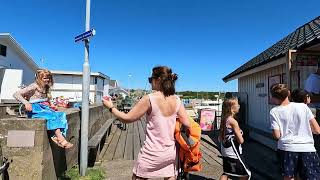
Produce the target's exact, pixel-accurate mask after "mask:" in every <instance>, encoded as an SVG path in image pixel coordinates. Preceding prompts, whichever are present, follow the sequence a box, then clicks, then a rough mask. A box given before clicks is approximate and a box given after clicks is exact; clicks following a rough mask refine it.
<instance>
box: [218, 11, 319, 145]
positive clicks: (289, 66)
mask: <svg viewBox="0 0 320 180" xmlns="http://www.w3.org/2000/svg"><path fill="white" fill-rule="evenodd" d="M319 62H320V17H317V18H315V19H313V20H312V21H310V22H308V23H306V24H304V25H302V26H300V27H299V28H297V29H296V30H295V31H294V32H292V33H290V34H289V35H288V36H286V37H284V38H283V39H281V40H280V41H278V42H277V43H275V44H274V45H272V46H271V47H270V48H268V49H266V50H265V51H263V52H261V53H260V54H259V55H257V56H256V57H254V58H252V59H251V60H249V61H248V62H247V63H245V64H244V65H242V66H241V67H239V68H238V69H236V70H234V71H233V72H231V73H230V74H228V75H227V76H226V77H224V78H223V80H224V81H225V82H228V81H231V80H235V79H238V91H239V93H240V94H244V95H245V96H243V97H246V99H243V101H245V102H246V106H245V107H246V109H247V112H246V114H247V116H246V117H247V118H246V119H245V122H246V125H247V127H249V131H250V132H249V135H250V137H251V138H253V139H255V140H257V141H259V142H261V143H262V144H265V145H267V146H269V147H271V148H276V142H275V141H273V140H272V137H271V130H270V119H269V118H270V117H269V112H270V109H271V108H272V107H274V104H273V102H272V101H271V98H269V97H270V92H269V90H270V87H271V86H272V85H273V84H275V83H284V84H287V86H288V87H289V88H290V89H291V90H293V89H296V88H304V85H305V80H306V78H307V77H308V76H309V75H310V74H311V73H314V72H316V70H317V64H318V63H319ZM241 107H242V105H241Z"/></svg>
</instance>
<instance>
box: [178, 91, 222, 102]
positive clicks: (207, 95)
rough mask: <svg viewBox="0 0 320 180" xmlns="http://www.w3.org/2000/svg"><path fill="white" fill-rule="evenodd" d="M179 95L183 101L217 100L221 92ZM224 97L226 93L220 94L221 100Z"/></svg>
mask: <svg viewBox="0 0 320 180" xmlns="http://www.w3.org/2000/svg"><path fill="white" fill-rule="evenodd" d="M177 94H179V95H182V96H183V99H196V98H197V99H211V100H216V99H217V97H218V96H219V92H206V91H199V92H197V91H181V92H177ZM222 97H224V93H220V98H222Z"/></svg>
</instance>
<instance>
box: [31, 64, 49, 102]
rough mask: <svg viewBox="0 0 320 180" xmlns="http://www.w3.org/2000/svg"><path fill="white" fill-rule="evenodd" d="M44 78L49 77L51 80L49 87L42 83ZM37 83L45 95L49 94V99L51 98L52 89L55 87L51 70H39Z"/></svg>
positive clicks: (36, 78)
mask: <svg viewBox="0 0 320 180" xmlns="http://www.w3.org/2000/svg"><path fill="white" fill-rule="evenodd" d="M43 77H47V78H48V79H49V84H48V85H46V84H45V83H44V82H43V81H42V78H43ZM35 81H36V83H37V85H38V86H39V87H40V88H41V89H42V90H45V93H46V94H47V97H48V98H51V94H50V87H51V86H52V85H53V78H52V74H51V72H50V71H49V70H47V69H38V70H37V72H36V77H35Z"/></svg>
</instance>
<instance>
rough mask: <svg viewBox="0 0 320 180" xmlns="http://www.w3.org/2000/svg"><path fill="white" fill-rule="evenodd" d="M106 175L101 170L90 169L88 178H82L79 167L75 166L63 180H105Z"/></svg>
mask: <svg viewBox="0 0 320 180" xmlns="http://www.w3.org/2000/svg"><path fill="white" fill-rule="evenodd" d="M104 178H105V173H104V171H103V170H102V169H100V168H88V170H87V175H86V176H80V174H79V167H78V166H75V167H73V168H71V169H70V170H69V171H67V172H66V175H65V177H63V178H61V179H63V180H103V179H104Z"/></svg>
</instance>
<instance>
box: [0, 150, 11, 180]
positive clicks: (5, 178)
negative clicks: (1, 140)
mask: <svg viewBox="0 0 320 180" xmlns="http://www.w3.org/2000/svg"><path fill="white" fill-rule="evenodd" d="M0 162H1V164H0V175H1V179H2V180H9V173H8V168H9V164H10V163H11V161H9V160H8V159H7V158H5V157H2V148H1V145H0Z"/></svg>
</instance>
